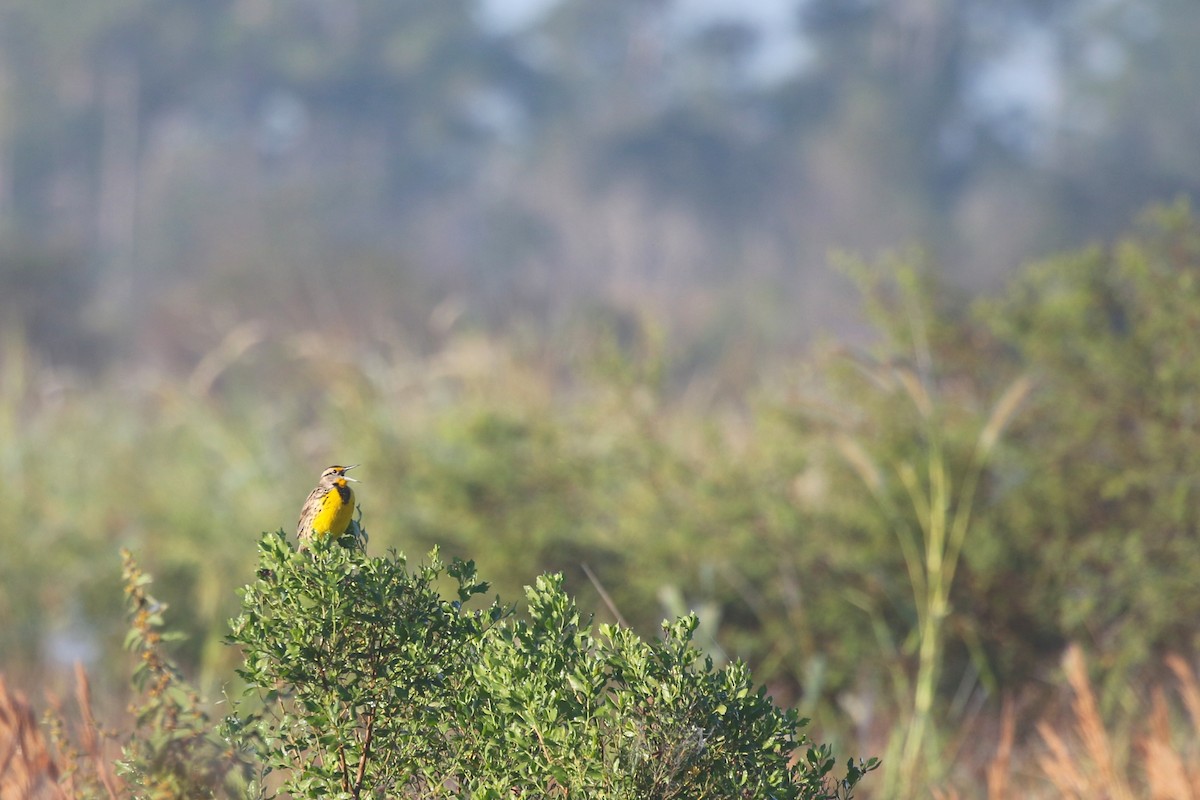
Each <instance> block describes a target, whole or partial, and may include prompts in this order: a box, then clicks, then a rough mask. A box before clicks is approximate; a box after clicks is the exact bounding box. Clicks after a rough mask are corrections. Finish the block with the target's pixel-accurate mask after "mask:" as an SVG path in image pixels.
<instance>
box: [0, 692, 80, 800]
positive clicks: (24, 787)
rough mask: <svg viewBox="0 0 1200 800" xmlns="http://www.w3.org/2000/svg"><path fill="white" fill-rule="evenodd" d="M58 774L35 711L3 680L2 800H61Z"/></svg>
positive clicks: (0, 694) (0, 726)
mask: <svg viewBox="0 0 1200 800" xmlns="http://www.w3.org/2000/svg"><path fill="white" fill-rule="evenodd" d="M58 778H59V770H58V765H57V764H56V763H55V761H54V758H53V756H52V755H51V752H50V747H49V746H48V744H47V742H46V738H45V736H43V735H42V731H41V729H40V728H39V727H38V724H37V718H36V717H35V716H34V713H33V708H32V707H31V706H30V705H29V702H28V701H27V700H26V699H25V696H24V695H22V694H21V693H20V692H16V691H13V690H11V689H9V688H8V685H7V684H6V683H5V682H4V678H3V677H2V676H0V800H58V798H65V797H67V796H68V795H67V794H66V793H65V792H64V791H63V790H62V789H61V788H60V787H59V785H58Z"/></svg>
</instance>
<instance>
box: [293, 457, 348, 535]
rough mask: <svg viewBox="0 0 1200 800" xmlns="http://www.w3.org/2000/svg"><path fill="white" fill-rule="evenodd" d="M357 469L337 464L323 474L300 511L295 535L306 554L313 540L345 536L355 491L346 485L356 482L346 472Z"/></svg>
mask: <svg viewBox="0 0 1200 800" xmlns="http://www.w3.org/2000/svg"><path fill="white" fill-rule="evenodd" d="M357 466H358V464H351V465H350V466H348V467H343V466H341V465H338V464H334V465H333V466H332V467H328V468H327V469H326V470H325V471H324V472H322V473H321V479H320V480H319V481H317V487H316V488H315V489H313V490H312V491H311V492H309V493H308V499H307V500H305V501H304V507H303V508H301V509H300V522H299V524H298V525H297V526H296V533H297V535H298V536H299V537H300V549H301V550H307V549H308V546H309V544H310V543H311V542H312V541H313V540H318V541H319V540H322V539H324V538H325V537H327V536H332V537H333V538H334V539H340V538H341V536H342V534H344V533H345V532H346V528H348V527H349V526H350V518H351V517H352V516H353V515H354V490H353V489H351V488H350V484H349V483H347V481H353V480H354V478H351V477H349V476H347V475H346V471H347V470H351V469H354V468H355V467H357Z"/></svg>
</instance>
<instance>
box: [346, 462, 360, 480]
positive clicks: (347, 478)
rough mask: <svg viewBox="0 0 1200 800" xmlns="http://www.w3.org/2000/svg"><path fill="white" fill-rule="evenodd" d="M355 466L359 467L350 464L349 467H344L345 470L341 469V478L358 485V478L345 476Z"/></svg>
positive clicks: (355, 465)
mask: <svg viewBox="0 0 1200 800" xmlns="http://www.w3.org/2000/svg"><path fill="white" fill-rule="evenodd" d="M357 466H359V465H358V464H351V465H350V466H348V467H346V468H345V469H343V470H342V477H343V478H345V479H346V480H348V481H354V482H355V483H359V480H358V478H351V477H350V476H349V475H347V474H346V473H347V472H349V471H350V470H352V469H354V468H355V467H357Z"/></svg>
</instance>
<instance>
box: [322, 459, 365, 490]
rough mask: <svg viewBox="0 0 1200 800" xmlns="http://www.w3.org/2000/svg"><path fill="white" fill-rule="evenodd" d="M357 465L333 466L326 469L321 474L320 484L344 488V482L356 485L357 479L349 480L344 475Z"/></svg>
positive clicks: (349, 478)
mask: <svg viewBox="0 0 1200 800" xmlns="http://www.w3.org/2000/svg"><path fill="white" fill-rule="evenodd" d="M357 466H358V464H351V465H350V466H348V467H343V466H342V465H341V464H334V465H333V466H332V467H326V468H325V471H324V472H322V473H321V483H323V484H325V485H327V486H345V485H346V481H354V482H355V483H358V479H357V478H351V477H350V476H349V475H347V474H346V471H347V470H351V469H354V468H355V467H357Z"/></svg>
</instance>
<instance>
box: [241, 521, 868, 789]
mask: <svg viewBox="0 0 1200 800" xmlns="http://www.w3.org/2000/svg"><path fill="white" fill-rule="evenodd" d="M259 576H260V577H259V579H258V580H257V581H256V582H255V583H254V584H252V585H250V586H248V587H246V589H245V590H244V593H243V607H242V613H241V615H240V616H239V617H238V618H237V619H236V620H234V622H233V633H232V635H231V636H230V641H231V642H233V643H235V644H237V645H240V647H241V648H242V651H243V654H244V657H245V666H244V668H243V669H242V670H240V671H239V673H240V675H241V677H242V678H243V680H244V681H245V682H246V684H247V686H248V692H249V694H250V695H251V699H250V700H248V701H247V703H244V704H243V705H247V707H248V708H249V710H244V711H241V712H240V713H239V714H238V715H235V716H234V717H231V718H230V720H229V722H228V731H229V735H230V736H231V737H232V738H233V739H234V740H236V741H240V742H244V743H246V744H247V745H248V746H249V747H250V748H251V750H252V751H253V753H254V754H255V759H256V760H257V761H258V762H259V763H260V764H261V765H262V774H261V781H262V783H261V784H260V790H261V791H264V792H265V791H266V790H267V789H268V788H271V789H272V790H277V791H281V792H283V793H285V794H286V795H288V796H294V797H383V796H389V797H413V798H426V797H428V798H434V797H446V798H468V797H469V798H478V799H480V800H482V799H483V798H496V799H497V800H499V798H510V797H588V798H597V799H599V800H603V798H614V799H615V798H630V800H632V799H633V798H637V800H653V798H689V799H691V798H695V799H699V798H743V797H744V798H768V797H770V798H827V797H848V796H849V795H850V792H851V790H852V789H853V787H854V786H855V784H856V783H857V782H858V780H859V779H860V778H861V777H862V775H863V774H864V773H865V772H866V771H868V770H870V769H872V768H874V766H875V762H874V761H872V762H867V763H860V764H857V765H855V764H853V763H851V764H850V765H849V766H848V769H847V773H846V775H845V777H844V778H842V779H841V780H839V781H837V782H836V784H834V783H833V782H831V781H830V779H829V774H830V772H831V771H832V769H833V758H832V757H831V755H830V751H829V748H828V747H817V746H813V745H812V744H811V743H810V742H809V741H808V740H807V738H806V737H805V736H804V735H803V734H802V733H801V728H802V727H803V725H804V721H803V720H801V719H800V718H799V717H798V716H797V714H796V713H795V712H794V711H784V710H781V709H779V708H778V707H776V706H775V705H774V703H773V702H772V701H771V699H770V698H769V697H767V695H766V692H765V689H762V688H757V689H756V688H755V687H754V685H753V684H752V682H751V680H750V675H749V672H748V670H747V669H746V668H745V667H744V665H742V664H740V663H737V664H733V665H731V666H728V667H726V668H723V669H716V668H714V666H713V664H712V662H711V660H705V659H702V658H701V656H700V653H699V652H698V651H697V650H696V649H695V647H694V646H693V645H692V643H691V640H692V635H693V633H694V631H695V628H696V624H697V620H696V618H695V617H686V618H684V619H681V620H678V621H676V622H675V623H672V624H669V625H666V626H665V633H666V635H665V638H663V639H662V640H656V641H650V642H648V641H643V640H642V639H640V638H638V637H637V636H635V635H634V634H633V633H631V632H630V631H629V630H628V629H625V628H619V627H613V626H601V627H600V629H599V633H598V634H593V633H592V632H591V630H590V629H589V626H587V625H584V624H582V623H581V620H580V614H579V611H578V609H577V608H576V607H575V605H574V603H573V602H572V601H571V600H570V599H569V598H568V597H567V595H566V594H565V593H564V592H563V591H562V585H561V578H559V577H545V576H544V577H541V578H539V579H538V581H537V583H536V585H535V586H534V587H532V588H529V589H528V590H527V602H528V619H526V620H522V619H518V618H517V617H516V616H515V615H514V613H513V612H512V610H511V609H507V608H504V607H502V606H500V605H498V604H497V603H492V604H490V605H486V606H485V607H483V608H480V609H476V610H469V609H468V608H467V604H468V603H469V601H470V600H471V599H472V598H474V597H476V596H477V595H481V594H483V593H485V592H486V591H487V585H486V584H483V583H481V582H479V581H478V579H477V578H476V575H475V570H474V565H473V564H472V563H470V562H463V561H454V562H453V563H451V564H450V565H445V564H443V563H442V562H441V560H440V559H439V557H438V555H437V552H436V551H435V552H434V553H433V554H432V555H431V557H430V563H429V564H428V565H426V566H422V567H420V568H417V569H414V570H410V569H409V568H408V567H407V566H406V562H405V559H404V557H403V556H401V555H398V554H396V553H392V554H390V555H389V556H387V557H384V558H369V557H367V556H366V555H365V554H363V553H362V552H360V551H357V550H348V549H344V548H341V547H337V546H331V547H327V548H320V549H318V550H317V551H316V552H315V553H314V554H313V557H312V558H309V557H307V556H305V555H300V554H297V553H295V552H294V551H293V550H292V548H291V547H290V546H289V545H288V543H287V541H286V539H285V538H284V536H283V535H282V534H273V535H267V536H265V537H264V538H263V539H262V542H261V556H260V563H259ZM446 579H450V580H451V581H453V582H454V584H455V589H454V592H453V595H452V599H447V598H445V597H443V596H442V595H441V594H440V592H439V588H438V587H439V585H440V584H441V583H442V582H443V581H445V580H446ZM797 755H799V758H796V756H797Z"/></svg>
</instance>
